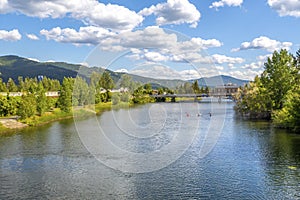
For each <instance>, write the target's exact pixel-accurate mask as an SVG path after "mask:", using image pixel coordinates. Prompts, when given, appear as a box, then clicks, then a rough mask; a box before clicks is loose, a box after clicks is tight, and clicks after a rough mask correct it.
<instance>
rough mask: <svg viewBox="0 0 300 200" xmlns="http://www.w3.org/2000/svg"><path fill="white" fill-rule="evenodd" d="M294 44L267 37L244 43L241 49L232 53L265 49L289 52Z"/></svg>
mask: <svg viewBox="0 0 300 200" xmlns="http://www.w3.org/2000/svg"><path fill="white" fill-rule="evenodd" d="M292 45H293V44H292V43H291V42H279V41H277V40H272V39H270V38H268V37H265V36H260V37H258V38H255V39H254V40H252V41H251V42H243V43H242V44H241V46H240V47H239V48H236V49H232V51H240V50H248V49H265V50H267V51H269V52H273V51H274V50H280V49H287V50H289V49H290V47H291V46H292Z"/></svg>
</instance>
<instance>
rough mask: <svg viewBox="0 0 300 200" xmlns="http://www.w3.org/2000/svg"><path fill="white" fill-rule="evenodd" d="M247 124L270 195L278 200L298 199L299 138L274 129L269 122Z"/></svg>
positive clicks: (299, 192)
mask: <svg viewBox="0 0 300 200" xmlns="http://www.w3.org/2000/svg"><path fill="white" fill-rule="evenodd" d="M244 123H245V124H247V128H248V129H249V131H250V132H249V134H251V136H252V137H255V140H256V141H257V144H258V145H259V148H258V149H259V154H260V155H259V157H260V159H261V163H262V164H263V168H264V171H265V174H266V177H265V181H266V187H269V190H270V194H272V196H273V197H276V198H277V199H283V198H286V197H290V198H291V199H297V197H298V198H299V194H300V188H299V183H300V173H299V170H300V136H299V135H296V134H290V133H288V132H287V131H286V130H283V129H274V128H272V127H271V125H270V123H268V122H244ZM293 167H295V168H293ZM262 178H263V177H262ZM273 194H274V195H273ZM280 195H281V196H280ZM297 195H298V196H297Z"/></svg>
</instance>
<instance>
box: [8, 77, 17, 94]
mask: <svg viewBox="0 0 300 200" xmlns="http://www.w3.org/2000/svg"><path fill="white" fill-rule="evenodd" d="M7 89H8V91H9V92H18V86H17V85H16V84H15V82H14V80H13V79H12V78H9V79H8V81H7Z"/></svg>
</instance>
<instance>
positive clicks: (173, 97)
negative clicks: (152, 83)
mask: <svg viewBox="0 0 300 200" xmlns="http://www.w3.org/2000/svg"><path fill="white" fill-rule="evenodd" d="M204 96H208V95H207V94H152V95H150V97H153V98H155V99H158V98H171V102H176V99H175V98H176V97H181V98H194V100H195V101H197V99H198V97H204Z"/></svg>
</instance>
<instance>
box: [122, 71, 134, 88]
mask: <svg viewBox="0 0 300 200" xmlns="http://www.w3.org/2000/svg"><path fill="white" fill-rule="evenodd" d="M120 87H123V88H127V89H128V90H129V91H130V92H133V91H134V90H135V89H136V84H135V82H134V81H133V80H132V78H131V76H129V75H128V74H123V75H122V76H121V80H120Z"/></svg>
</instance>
